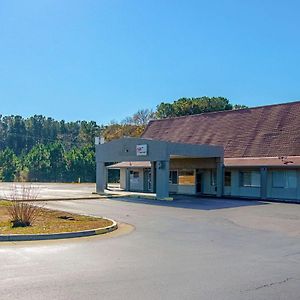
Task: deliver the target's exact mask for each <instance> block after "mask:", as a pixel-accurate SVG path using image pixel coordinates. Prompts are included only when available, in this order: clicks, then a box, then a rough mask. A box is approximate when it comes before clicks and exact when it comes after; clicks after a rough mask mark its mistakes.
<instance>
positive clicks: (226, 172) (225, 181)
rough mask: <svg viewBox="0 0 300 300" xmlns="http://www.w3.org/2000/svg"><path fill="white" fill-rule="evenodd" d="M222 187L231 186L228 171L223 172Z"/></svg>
mask: <svg viewBox="0 0 300 300" xmlns="http://www.w3.org/2000/svg"><path fill="white" fill-rule="evenodd" d="M224 185H225V186H231V172H230V171H225V176H224Z"/></svg>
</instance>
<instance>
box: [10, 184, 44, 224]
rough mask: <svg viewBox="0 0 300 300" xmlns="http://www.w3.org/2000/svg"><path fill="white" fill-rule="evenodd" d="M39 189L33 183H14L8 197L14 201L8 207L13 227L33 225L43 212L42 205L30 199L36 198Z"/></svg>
mask: <svg viewBox="0 0 300 300" xmlns="http://www.w3.org/2000/svg"><path fill="white" fill-rule="evenodd" d="M37 197H38V189H37V188H36V187H34V186H32V185H26V184H22V185H13V187H12V189H11V193H10V194H9V195H8V196H7V197H6V198H7V199H8V200H10V201H12V205H10V206H8V207H7V211H8V214H9V216H10V221H11V223H12V227H26V226H31V225H32V223H33V222H34V220H35V219H36V218H37V217H38V215H39V214H40V212H41V209H42V208H41V207H39V206H36V205H34V204H33V203H31V202H30V201H34V200H36V199H37Z"/></svg>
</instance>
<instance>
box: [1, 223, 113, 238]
mask: <svg viewBox="0 0 300 300" xmlns="http://www.w3.org/2000/svg"><path fill="white" fill-rule="evenodd" d="M103 219H106V220H109V221H111V222H112V225H109V226H106V227H102V228H96V229H89V230H82V231H73V232H60V233H46V234H0V242H16V241H40V240H56V239H69V238H78V237H86V236H92V235H98V234H104V233H108V232H112V231H114V230H116V229H118V224H117V222H116V221H114V220H112V219H108V218H103Z"/></svg>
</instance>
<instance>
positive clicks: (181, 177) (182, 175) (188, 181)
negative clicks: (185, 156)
mask: <svg viewBox="0 0 300 300" xmlns="http://www.w3.org/2000/svg"><path fill="white" fill-rule="evenodd" d="M178 184H180V185H195V173H194V170H179V172H178Z"/></svg>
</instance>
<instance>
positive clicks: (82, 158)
mask: <svg viewBox="0 0 300 300" xmlns="http://www.w3.org/2000/svg"><path fill="white" fill-rule="evenodd" d="M65 158H66V163H67V175H66V179H67V180H68V181H72V182H76V181H78V180H79V178H80V181H81V182H94V181H95V179H96V173H95V169H96V161H95V150H94V147H88V146H85V147H82V148H74V149H72V150H70V151H68V152H66V153H65Z"/></svg>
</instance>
